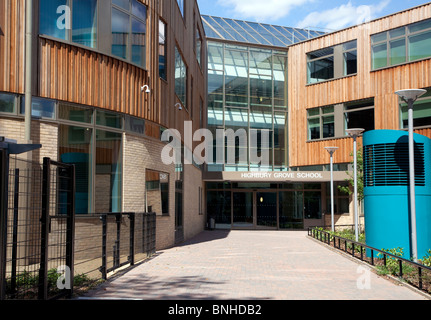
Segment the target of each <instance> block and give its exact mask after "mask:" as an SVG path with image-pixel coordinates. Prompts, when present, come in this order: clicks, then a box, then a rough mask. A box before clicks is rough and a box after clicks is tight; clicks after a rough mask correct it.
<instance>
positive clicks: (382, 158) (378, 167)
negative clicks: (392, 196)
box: [363, 143, 425, 187]
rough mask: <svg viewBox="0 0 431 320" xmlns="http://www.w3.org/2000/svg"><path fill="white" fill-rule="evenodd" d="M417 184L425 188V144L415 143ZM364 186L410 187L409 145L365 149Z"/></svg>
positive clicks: (384, 145) (390, 145)
mask: <svg viewBox="0 0 431 320" xmlns="http://www.w3.org/2000/svg"><path fill="white" fill-rule="evenodd" d="M414 154H415V180H416V181H415V182H416V186H425V156H424V154H425V153H424V144H423V143H415V148H414ZM363 160H364V186H366V187H375V186H408V185H409V144H408V143H387V144H374V145H368V146H365V147H364V157H363Z"/></svg>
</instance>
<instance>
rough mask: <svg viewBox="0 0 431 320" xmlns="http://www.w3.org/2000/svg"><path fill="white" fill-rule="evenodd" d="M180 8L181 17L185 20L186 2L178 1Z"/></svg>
mask: <svg viewBox="0 0 431 320" xmlns="http://www.w3.org/2000/svg"><path fill="white" fill-rule="evenodd" d="M177 4H178V8H179V9H180V12H181V15H182V16H183V18H184V12H185V5H186V4H185V1H184V0H177Z"/></svg>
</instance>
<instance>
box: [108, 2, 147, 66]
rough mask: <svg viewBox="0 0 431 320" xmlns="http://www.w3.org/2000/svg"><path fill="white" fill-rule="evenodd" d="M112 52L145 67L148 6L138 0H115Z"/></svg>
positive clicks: (112, 19) (113, 7) (112, 18)
mask: <svg viewBox="0 0 431 320" xmlns="http://www.w3.org/2000/svg"><path fill="white" fill-rule="evenodd" d="M112 4H113V6H112V16H111V32H112V45H111V53H112V54H113V55H115V56H117V57H120V58H122V59H126V60H129V61H131V62H132V63H135V64H137V65H139V66H141V67H145V34H146V28H147V26H146V20H147V7H146V6H145V5H144V4H142V3H141V2H139V1H137V0H113V1H112Z"/></svg>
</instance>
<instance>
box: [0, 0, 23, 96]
mask: <svg viewBox="0 0 431 320" xmlns="http://www.w3.org/2000/svg"><path fill="white" fill-rule="evenodd" d="M0 16H1V18H0V27H1V33H0V91H9V92H15V93H24V70H25V68H24V43H25V42H24V37H25V19H24V18H23V17H24V16H25V2H24V0H15V1H8V0H0Z"/></svg>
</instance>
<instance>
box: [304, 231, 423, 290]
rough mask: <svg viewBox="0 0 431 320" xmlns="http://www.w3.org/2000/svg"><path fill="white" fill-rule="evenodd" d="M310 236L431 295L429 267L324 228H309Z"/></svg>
mask: <svg viewBox="0 0 431 320" xmlns="http://www.w3.org/2000/svg"><path fill="white" fill-rule="evenodd" d="M308 236H310V237H312V238H314V239H316V240H319V241H321V242H323V243H325V244H327V245H329V246H331V247H332V248H335V249H337V250H340V251H343V252H344V253H346V254H348V255H351V256H352V257H353V258H356V259H359V260H361V261H362V262H366V263H368V264H370V265H371V266H373V267H375V268H376V269H377V270H378V271H379V272H380V273H382V274H391V275H392V276H396V277H398V278H399V279H401V280H403V281H405V282H407V283H408V284H410V285H412V286H414V287H416V288H417V289H419V290H421V291H423V292H425V293H428V294H430V293H431V268H430V267H428V266H425V265H423V264H421V263H416V262H414V261H410V260H407V259H405V258H403V257H401V256H398V255H396V254H392V253H390V252H387V251H383V250H379V249H376V248H373V247H370V246H368V245H366V244H364V243H361V242H356V241H354V240H351V239H347V238H344V237H340V236H337V235H335V234H333V233H332V232H329V231H325V230H322V228H318V227H309V228H308Z"/></svg>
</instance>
